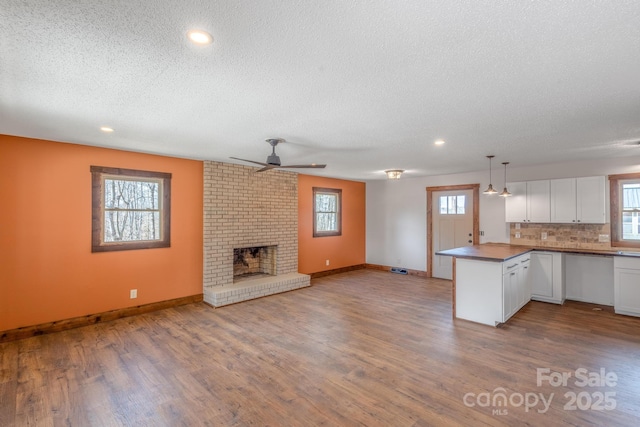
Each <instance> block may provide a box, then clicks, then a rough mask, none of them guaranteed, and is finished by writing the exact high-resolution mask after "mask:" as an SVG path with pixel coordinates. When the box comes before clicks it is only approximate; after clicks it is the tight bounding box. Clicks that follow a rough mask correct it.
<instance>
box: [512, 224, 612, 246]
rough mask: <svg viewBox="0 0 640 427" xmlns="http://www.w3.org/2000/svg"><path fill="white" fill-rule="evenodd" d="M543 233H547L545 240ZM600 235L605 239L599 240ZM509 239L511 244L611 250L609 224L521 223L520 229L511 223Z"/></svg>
mask: <svg viewBox="0 0 640 427" xmlns="http://www.w3.org/2000/svg"><path fill="white" fill-rule="evenodd" d="M516 233H520V238H516ZM543 233H547V238H546V239H545V240H543V239H542V236H543ZM600 235H606V236H607V239H606V240H607V241H606V242H600ZM509 240H510V243H511V244H512V245H526V246H541V247H550V248H576V249H595V250H611V225H610V224H533V223H526V224H525V223H521V224H520V229H516V224H515V223H512V224H510V227H509Z"/></svg>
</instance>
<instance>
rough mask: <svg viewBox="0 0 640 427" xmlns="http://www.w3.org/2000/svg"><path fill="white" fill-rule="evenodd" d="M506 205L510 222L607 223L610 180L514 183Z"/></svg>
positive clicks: (592, 177)
mask: <svg viewBox="0 0 640 427" xmlns="http://www.w3.org/2000/svg"><path fill="white" fill-rule="evenodd" d="M507 186H508V188H509V191H510V192H511V194H512V195H513V196H512V197H508V198H507V199H506V201H505V219H506V221H507V222H536V223H569V224H571V223H587V224H604V223H605V222H606V203H607V201H606V193H605V191H606V177H604V176H590V177H585V178H566V179H551V180H540V181H527V182H511V183H509V184H508V185H507Z"/></svg>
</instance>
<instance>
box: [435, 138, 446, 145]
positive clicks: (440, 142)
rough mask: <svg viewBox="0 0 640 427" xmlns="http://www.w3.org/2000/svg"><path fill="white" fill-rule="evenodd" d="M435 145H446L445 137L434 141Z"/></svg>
mask: <svg viewBox="0 0 640 427" xmlns="http://www.w3.org/2000/svg"><path fill="white" fill-rule="evenodd" d="M434 144H435V145H444V140H443V139H438V140H436V141H435V142H434Z"/></svg>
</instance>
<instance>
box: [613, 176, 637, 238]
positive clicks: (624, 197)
mask: <svg viewBox="0 0 640 427" xmlns="http://www.w3.org/2000/svg"><path fill="white" fill-rule="evenodd" d="M609 184H610V186H611V187H610V190H611V191H610V193H611V194H610V196H611V201H610V202H611V246H621V247H628V248H640V173H630V174H624V175H610V176H609Z"/></svg>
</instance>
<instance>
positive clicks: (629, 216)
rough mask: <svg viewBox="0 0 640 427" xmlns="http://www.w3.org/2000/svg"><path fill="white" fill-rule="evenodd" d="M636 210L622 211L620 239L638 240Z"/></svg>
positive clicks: (639, 235)
mask: <svg viewBox="0 0 640 427" xmlns="http://www.w3.org/2000/svg"><path fill="white" fill-rule="evenodd" d="M639 219H640V218H638V212H623V213H622V239H623V240H640V222H639Z"/></svg>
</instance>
